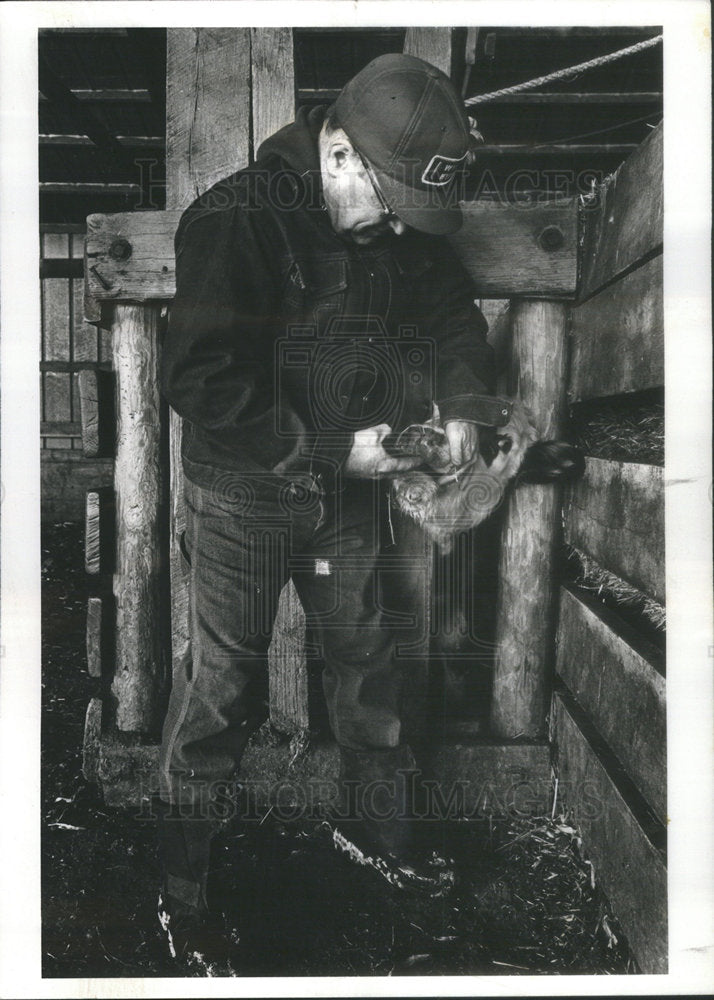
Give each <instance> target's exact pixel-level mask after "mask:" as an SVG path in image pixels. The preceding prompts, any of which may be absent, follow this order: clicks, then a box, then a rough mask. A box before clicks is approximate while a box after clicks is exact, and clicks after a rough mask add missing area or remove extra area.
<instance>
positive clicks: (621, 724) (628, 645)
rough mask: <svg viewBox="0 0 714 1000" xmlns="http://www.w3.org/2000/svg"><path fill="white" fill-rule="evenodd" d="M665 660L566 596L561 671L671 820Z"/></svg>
mask: <svg viewBox="0 0 714 1000" xmlns="http://www.w3.org/2000/svg"><path fill="white" fill-rule="evenodd" d="M662 670H663V657H662V654H661V653H660V652H659V651H658V650H656V649H655V648H654V647H652V646H650V645H649V644H648V643H646V642H645V641H644V640H642V639H640V638H639V637H638V636H637V635H636V634H635V633H634V631H633V630H632V629H630V628H628V627H627V626H626V625H625V623H624V622H622V621H621V620H620V619H619V618H618V617H617V616H616V615H614V614H613V613H612V612H611V611H608V609H607V608H605V607H603V606H602V605H601V604H600V603H598V602H596V601H594V600H592V599H591V598H588V597H586V596H585V595H584V594H582V593H576V592H575V591H574V590H573V589H571V588H569V587H562V588H561V591H560V615H559V620H558V636H557V652H556V671H557V672H558V674H559V675H560V677H561V678H562V679H563V681H564V682H565V684H566V685H567V686H568V688H569V689H570V690H571V691H572V693H573V694H574V696H575V698H576V699H577V701H578V703H579V704H580V705H581V706H582V707H583V708H584V709H585V711H586V712H587V713H588V715H589V716H590V718H591V720H592V721H593V723H594V725H595V727H596V729H597V730H598V731H599V732H600V734H601V735H602V736H603V737H604V739H605V741H606V742H607V744H608V746H609V747H610V748H611V749H612V750H613V751H614V753H615V754H616V755H617V757H618V758H619V760H620V761H621V763H622V764H623V765H624V767H625V768H626V770H627V772H628V774H629V775H630V777H631V778H632V780H633V781H634V782H635V784H636V785H637V787H638V788H639V790H640V791H641V792H642V794H643V795H644V797H645V798H646V799H647V801H648V802H649V804H650V805H651V806H652V808H653V809H654V811H655V813H656V814H657V816H658V817H659V819H660V820H661V821H662V823H666V822H667V723H666V709H665V679H664V676H663V674H662Z"/></svg>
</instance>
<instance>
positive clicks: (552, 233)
mask: <svg viewBox="0 0 714 1000" xmlns="http://www.w3.org/2000/svg"><path fill="white" fill-rule="evenodd" d="M462 208H463V210H464V225H463V228H462V229H461V231H460V232H459V233H457V234H456V235H455V236H452V237H450V240H451V242H452V244H453V246H454V247H455V249H456V250H457V252H458V253H459V256H460V257H461V259H462V260H463V262H464V265H465V267H466V269H467V270H468V271H469V273H470V274H471V277H472V278H473V279H474V282H475V283H476V287H477V294H478V295H480V296H483V297H484V298H508V297H510V296H516V295H518V296H527V295H531V296H541V295H542V296H546V295H547V296H563V297H566V296H569V295H572V294H573V293H574V291H575V283H576V269H577V262H576V255H577V204H576V201H575V200H574V199H573V200H568V201H566V202H564V203H558V204H552V205H548V204H544V205H538V204H536V205H532V206H527V207H526V206H519V205H502V204H499V203H498V202H491V201H475V202H465V203H464V204H463V205H462ZM179 218H180V212H178V211H167V212H127V213H119V214H115V215H90V216H89V217H88V219H87V245H86V264H87V268H86V286H87V291H88V293H89V295H90V296H91V297H92V298H94V299H96V300H97V301H100V302H101V301H126V302H146V301H151V300H162V301H168V300H169V299H171V298H173V296H174V294H175V291H176V286H175V261H174V247H173V239H174V233H175V231H176V227H177V226H178V222H179ZM117 241H125V242H126V243H128V245H129V250H130V253H128V254H127V255H126V256H118V251H117V249H116V248H117V247H118V246H121V247H123V243H121V244H118V243H117Z"/></svg>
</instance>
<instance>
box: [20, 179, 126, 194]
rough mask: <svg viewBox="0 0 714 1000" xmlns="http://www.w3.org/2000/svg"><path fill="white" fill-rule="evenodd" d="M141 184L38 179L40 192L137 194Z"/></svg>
mask: <svg viewBox="0 0 714 1000" xmlns="http://www.w3.org/2000/svg"><path fill="white" fill-rule="evenodd" d="M140 191H141V184H122V183H119V182H114V181H111V182H110V181H107V182H106V183H105V182H99V181H40V194H81V195H85V194H90V195H92V196H94V195H118V194H137V193H139V192H140Z"/></svg>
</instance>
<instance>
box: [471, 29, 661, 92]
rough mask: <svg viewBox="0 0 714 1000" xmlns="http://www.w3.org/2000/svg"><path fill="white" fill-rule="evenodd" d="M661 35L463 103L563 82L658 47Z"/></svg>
mask: <svg viewBox="0 0 714 1000" xmlns="http://www.w3.org/2000/svg"><path fill="white" fill-rule="evenodd" d="M662 38H663V36H662V35H656V36H655V37H654V38H646V39H645V41H644V42H637V44H636V45H628V46H627V48H626V49H618V50H617V52H609V53H608V54H607V55H605V56H598V57H597V58H596V59H590V60H588V62H584V63H578V65H577V66H567V67H566V68H565V69H558V70H556V71H555V72H554V73H548V74H547V76H537V77H536V78H535V79H534V80H526V81H525V82H524V83H516V84H514V86H512V87H503V88H502V89H501V90H493V91H492V92H491V93H490V94H477V95H476V96H475V97H469V98H468V100H466V101H464V104H465V105H466V107H467V108H470V107H473V105H474V104H485V103H486V101H493V100H494V99H495V98H497V97H503V96H504V95H505V94H518V93H520V91H522V90H533V89H534V88H535V87H540V86H542V84H544V83H552V81H553V80H565V79H566V78H567V77H569V76H576V75H577V74H578V73H582V72H583V71H584V70H586V69H594V68H595V67H596V66H604V65H605V64H606V63H610V62H614V61H615V60H616V59H622V58H624V56H631V55H634V53H635V52H641V51H642V50H643V49H649V48H651V47H652V46H653V45H659V43H660V42H661V41H662Z"/></svg>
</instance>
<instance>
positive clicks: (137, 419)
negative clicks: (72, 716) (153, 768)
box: [111, 305, 167, 735]
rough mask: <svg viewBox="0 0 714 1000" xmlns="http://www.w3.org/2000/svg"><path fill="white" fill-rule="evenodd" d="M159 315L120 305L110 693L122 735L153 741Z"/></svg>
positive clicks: (161, 666) (157, 705) (158, 662)
mask: <svg viewBox="0 0 714 1000" xmlns="http://www.w3.org/2000/svg"><path fill="white" fill-rule="evenodd" d="M158 321H159V309H158V307H156V306H151V305H115V306H114V307H113V316H112V323H111V334H112V360H113V367H114V371H115V375H116V384H117V393H116V397H117V398H116V405H117V441H116V461H115V472H114V490H115V502H116V530H117V547H116V568H115V572H114V581H113V587H114V595H115V598H116V661H115V672H114V679H113V681H112V693H113V695H114V697H115V699H116V706H115V707H116V725H117V728H118V729H119V730H121V731H123V732H131V733H140V734H143V735H155V734H156V733H157V731H158V727H159V724H160V722H161V708H162V691H163V687H164V681H165V677H166V669H167V663H166V659H167V656H166V651H165V650H164V649H163V648H162V646H163V643H162V633H163V628H162V622H161V589H162V579H161V577H162V565H161V564H162V559H161V546H162V537H161V518H162V514H163V513H164V511H163V505H162V470H161V456H160V441H161V428H160V408H159V386H158Z"/></svg>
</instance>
